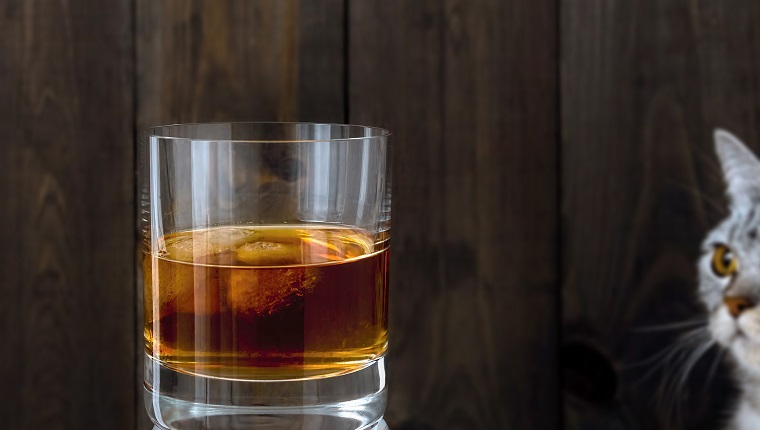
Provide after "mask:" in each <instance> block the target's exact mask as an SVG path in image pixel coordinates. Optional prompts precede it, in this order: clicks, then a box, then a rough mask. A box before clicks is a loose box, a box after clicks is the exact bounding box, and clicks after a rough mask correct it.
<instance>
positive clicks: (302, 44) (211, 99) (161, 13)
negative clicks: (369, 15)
mask: <svg viewBox="0 0 760 430" xmlns="http://www.w3.org/2000/svg"><path fill="white" fill-rule="evenodd" d="M343 21H344V19H343V2H342V1H341V0H318V1H313V0H266V1H232V0H222V1H218V0H214V1H212V0H192V1H185V0H172V1H161V2H156V1H150V0H137V27H138V28H137V72H138V73H137V87H138V94H139V95H138V100H137V102H138V113H137V117H138V128H139V129H140V130H142V129H144V128H146V127H148V126H151V125H156V124H165V123H176V122H201V121H272V120H278V121H294V120H299V121H324V122H342V121H343V119H344V114H345V108H344V99H345V96H344V79H343V74H344V68H345V67H344V64H345V63H344V58H343V57H344V55H343V51H344V39H343V37H344V29H343Z"/></svg>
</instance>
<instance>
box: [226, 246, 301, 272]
mask: <svg viewBox="0 0 760 430" xmlns="http://www.w3.org/2000/svg"><path fill="white" fill-rule="evenodd" d="M300 254H301V253H300V252H299V249H298V248H297V247H295V246H293V245H289V244H285V243H279V242H267V241H255V242H248V243H245V244H243V245H240V246H239V247H238V248H237V249H236V250H235V257H236V258H237V260H238V261H240V262H241V263H245V264H248V265H250V266H284V265H289V264H298V263H299V262H300V261H299V260H300V258H299V257H300Z"/></svg>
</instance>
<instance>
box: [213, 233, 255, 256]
mask: <svg viewBox="0 0 760 430" xmlns="http://www.w3.org/2000/svg"><path fill="white" fill-rule="evenodd" d="M255 235H256V231H254V230H252V229H250V228H245V227H217V228H212V229H209V230H206V231H204V232H203V235H202V236H201V238H202V240H205V241H206V243H208V244H209V245H211V246H214V247H216V248H217V249H218V250H219V251H220V252H221V251H231V250H232V249H234V248H235V247H237V246H239V245H241V244H243V243H245V242H247V241H249V240H251V239H253V238H254V236H255Z"/></svg>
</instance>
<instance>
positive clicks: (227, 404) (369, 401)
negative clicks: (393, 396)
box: [144, 355, 387, 430]
mask: <svg viewBox="0 0 760 430" xmlns="http://www.w3.org/2000/svg"><path fill="white" fill-rule="evenodd" d="M386 398H387V391H386V387H385V362H384V359H383V358H379V359H377V360H375V361H373V362H371V363H370V364H368V365H367V366H365V367H363V368H361V369H359V370H356V371H354V372H351V373H347V374H344V375H339V376H333V377H325V378H315V379H304V380H292V381H243V380H228V379H220V378H209V377H204V376H197V375H190V374H186V373H180V372H177V371H175V370H172V369H170V368H167V367H165V366H163V365H162V364H161V363H160V362H158V361H156V360H154V359H153V358H152V357H150V356H148V355H146V356H145V396H144V399H145V408H146V410H147V412H148V416H149V417H150V419H151V420H152V421H153V423H154V424H155V425H156V426H157V427H158V428H159V429H166V430H206V429H207V430H214V429H225V430H235V429H261V430H280V429H283V430H285V429H287V430H328V429H329V430H358V429H362V430H369V429H373V430H374V429H378V430H379V429H383V428H386V427H383V426H378V425H379V423H381V422H382V421H381V420H382V417H383V414H384V413H385V405H386Z"/></svg>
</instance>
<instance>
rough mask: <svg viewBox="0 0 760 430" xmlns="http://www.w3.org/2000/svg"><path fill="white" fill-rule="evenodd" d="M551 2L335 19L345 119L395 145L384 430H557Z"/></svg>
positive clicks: (436, 4)
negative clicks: (344, 21)
mask: <svg viewBox="0 0 760 430" xmlns="http://www.w3.org/2000/svg"><path fill="white" fill-rule="evenodd" d="M556 14H557V11H556V5H555V2H554V1H550V0H542V1H533V2H523V1H515V0H510V1H496V0H493V1H491V0H476V1H470V0H468V1H463V0H462V1H455V0H448V1H437V0H436V1H433V0H422V1H414V2H409V1H401V0H390V1H388V0H386V1H371V0H363V1H357V2H351V3H350V8H349V42H350V46H349V120H350V121H351V122H354V123H361V124H371V125H380V126H385V127H388V128H389V129H390V130H391V131H392V132H393V133H394V145H395V146H394V153H395V156H394V163H395V164H394V196H393V211H394V214H395V220H394V226H393V230H392V237H393V240H392V243H393V246H392V263H391V278H392V282H391V283H392V289H391V351H390V354H389V389H390V399H389V402H390V403H389V407H388V411H387V415H386V417H387V420H388V423H389V425H390V427H391V428H394V429H413V428H415V429H416V428H466V429H496V428H508V429H533V428H547V429H548V428H556V427H557V425H558V421H559V399H558V391H557V388H558V381H557V377H558V374H557V372H556V364H557V362H556V352H557V351H556V348H557V340H558V332H557V326H556V324H557V312H558V307H557V304H558V297H557V293H558V288H557V267H556V262H557V252H558V250H557V244H556V241H555V239H556V237H557V233H558V232H557V224H558V219H557V211H558V207H557V200H558V195H557V182H556V181H557V176H556V174H557V173H556V168H557V151H556V135H557V132H558V130H557V116H556V111H557V109H558V106H557V102H556V91H557V82H556V80H557V75H556V74H557V73H556V71H557V55H556V46H555V36H556V17H557V15H556Z"/></svg>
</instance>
